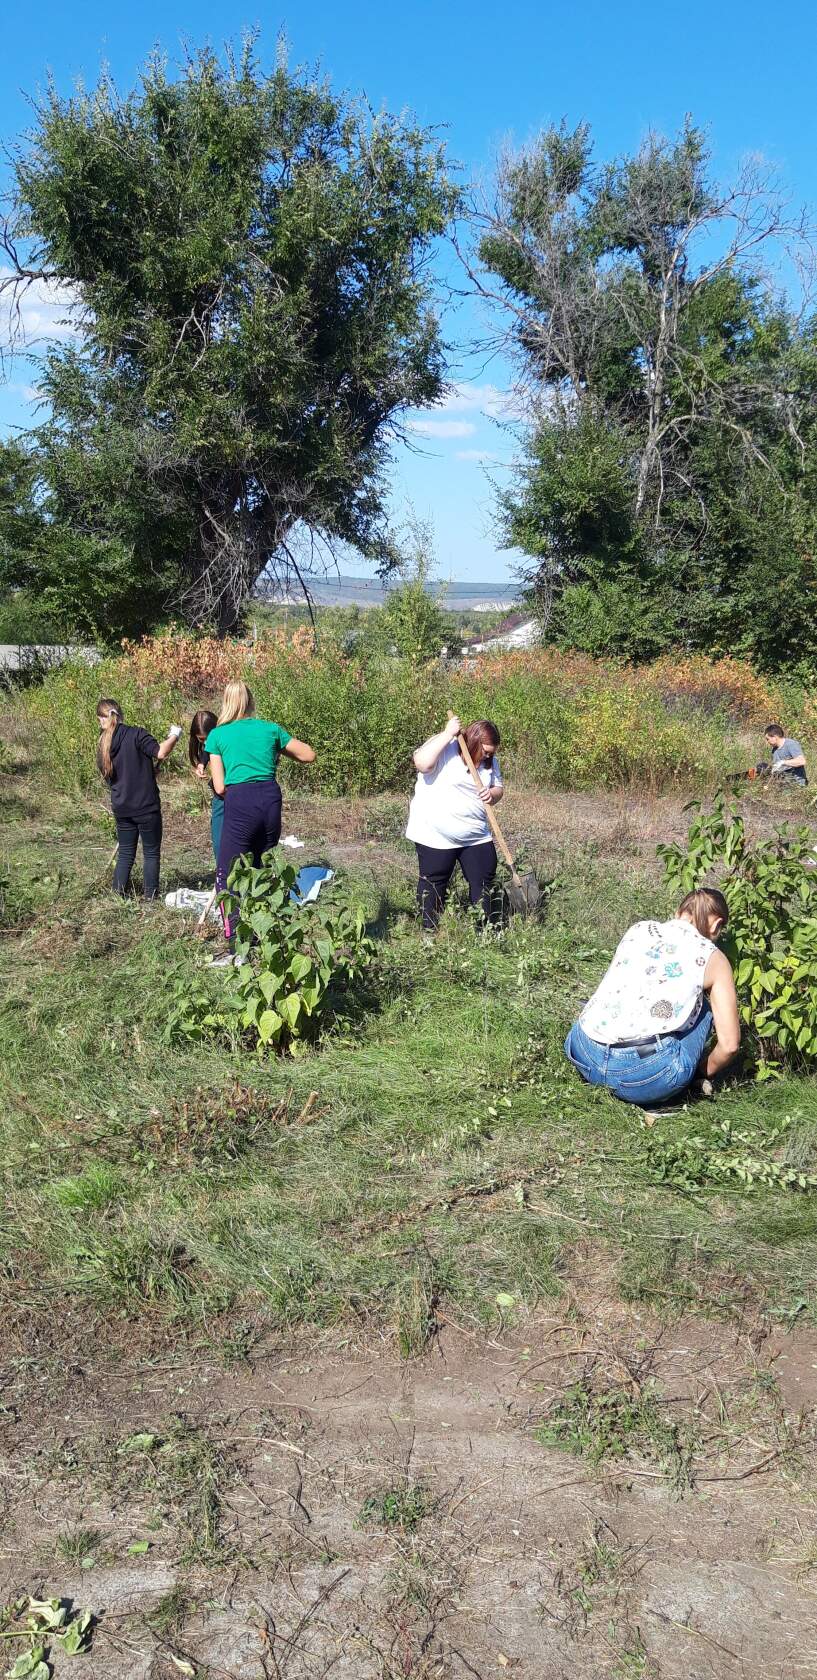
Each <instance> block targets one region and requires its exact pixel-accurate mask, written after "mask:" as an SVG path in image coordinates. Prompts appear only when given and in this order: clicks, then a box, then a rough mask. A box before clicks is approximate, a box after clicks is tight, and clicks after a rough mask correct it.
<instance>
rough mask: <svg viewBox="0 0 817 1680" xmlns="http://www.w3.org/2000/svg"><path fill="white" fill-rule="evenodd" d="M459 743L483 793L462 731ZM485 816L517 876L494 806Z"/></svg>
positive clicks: (505, 857) (475, 783)
mask: <svg viewBox="0 0 817 1680" xmlns="http://www.w3.org/2000/svg"><path fill="white" fill-rule="evenodd" d="M448 716H449V718H452V717H453V716H454V713H453V712H449V714H448ZM457 741H458V742H459V748H460V752H461V753H462V756H463V758H464V759H465V762H466V764H467V765H468V768H469V770H470V772H471V776H472V779H473V782H474V786H475V788H476V789H477V790H478V792H479V793H482V786H483V784H482V780H481V778H480V774H479V771H478V769H477V767H476V765H475V763H474V760H473V759H472V757H471V754H470V753H469V751H468V746H467V743H466V740H465V736H464V735H463V734H462V731H460V734H459V735H458V736H457ZM485 815H486V817H487V818H488V824H489V827H490V829H491V832H492V833H493V836H494V839H495V841H496V843H497V845H498V847H499V850H500V851H501V853H502V856H503V857H504V859H505V862H506V863H507V865H508V868H509V869H510V872H511V874H512V875H515V874H516V869H515V867H514V861H513V858H512V856H511V853H510V850H509V847H508V842H507V840H506V839H505V836H504V834H503V832H502V829H501V828H500V826H499V823H498V822H497V819H496V817H495V816H494V811H493V806H491V805H486V807H485Z"/></svg>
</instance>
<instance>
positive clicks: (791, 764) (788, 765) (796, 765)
mask: <svg viewBox="0 0 817 1680" xmlns="http://www.w3.org/2000/svg"><path fill="white" fill-rule="evenodd" d="M805 768H806V755H805V753H799V754H798V756H797V758H784V759H781V761H780V763H779V764H773V765H772V775H773V776H780V775H785V773H786V771H787V770H805Z"/></svg>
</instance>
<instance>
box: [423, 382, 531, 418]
mask: <svg viewBox="0 0 817 1680" xmlns="http://www.w3.org/2000/svg"><path fill="white" fill-rule="evenodd" d="M440 407H441V408H443V409H445V410H446V411H447V412H448V413H449V414H461V413H467V412H469V411H472V410H477V411H478V412H479V413H480V414H487V415H489V416H490V418H491V419H492V420H518V419H519V417H520V414H521V412H522V410H521V405H520V402H519V398H518V397H517V396H516V395H515V393H514V392H513V391H502V390H500V388H499V386H498V385H469V384H468V383H467V382H463V383H460V384H459V385H454V386H453V388H452V389H451V390H450V391H449V393H448V395H447V397H445V398H444V400H443V402H442V403H441V404H440Z"/></svg>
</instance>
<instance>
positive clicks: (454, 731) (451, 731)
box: [445, 717, 462, 741]
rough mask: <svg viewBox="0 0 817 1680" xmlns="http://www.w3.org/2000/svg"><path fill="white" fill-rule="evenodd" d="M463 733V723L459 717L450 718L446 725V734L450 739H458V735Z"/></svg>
mask: <svg viewBox="0 0 817 1680" xmlns="http://www.w3.org/2000/svg"><path fill="white" fill-rule="evenodd" d="M461 733H462V724H461V723H460V720H459V718H458V717H450V718H449V719H448V722H447V724H446V726H445V734H446V735H447V736H448V739H449V741H456V739H457V736H458V735H460V734H461Z"/></svg>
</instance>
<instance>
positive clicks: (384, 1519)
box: [355, 1482, 435, 1532]
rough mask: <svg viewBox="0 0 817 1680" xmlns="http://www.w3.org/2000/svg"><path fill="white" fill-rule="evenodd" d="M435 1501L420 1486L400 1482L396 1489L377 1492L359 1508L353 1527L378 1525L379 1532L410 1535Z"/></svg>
mask: <svg viewBox="0 0 817 1680" xmlns="http://www.w3.org/2000/svg"><path fill="white" fill-rule="evenodd" d="M434 1504H435V1500H434V1499H433V1497H432V1495H431V1493H430V1491H429V1489H428V1488H427V1487H426V1486H425V1485H424V1484H423V1483H422V1482H403V1483H402V1484H400V1485H399V1486H397V1487H391V1488H378V1490H377V1492H376V1493H370V1494H369V1495H368V1497H367V1498H366V1499H364V1501H363V1504H362V1506H361V1508H360V1515H359V1516H358V1518H357V1522H356V1524H355V1526H356V1527H357V1528H362V1527H364V1526H366V1525H368V1524H370V1523H378V1524H379V1525H380V1527H381V1528H400V1529H402V1530H403V1531H404V1532H410V1531H411V1530H412V1529H414V1528H416V1527H417V1525H418V1523H421V1522H422V1520H423V1518H424V1517H427V1516H428V1515H429V1513H430V1512H431V1511H432V1510H433V1508H434Z"/></svg>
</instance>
